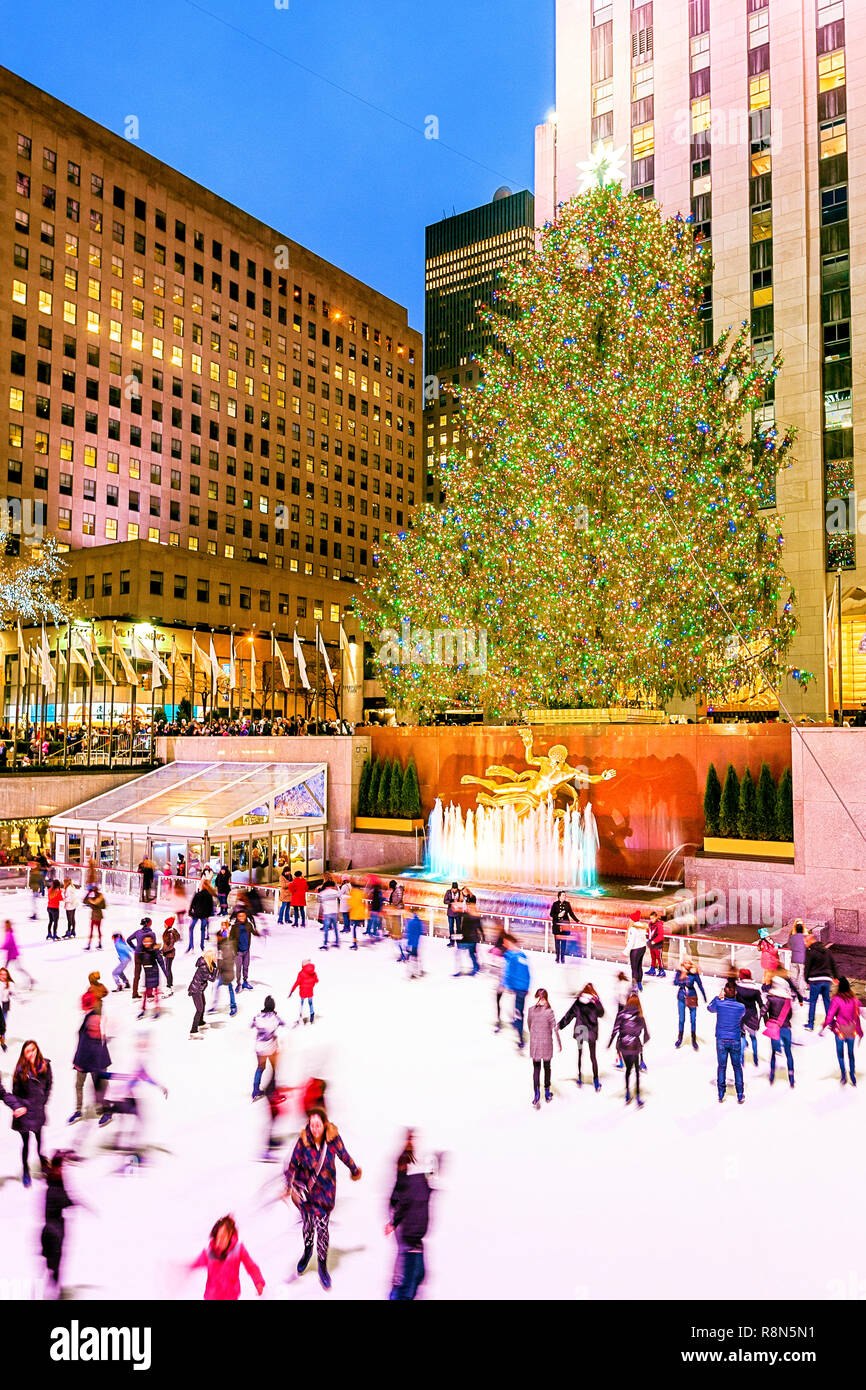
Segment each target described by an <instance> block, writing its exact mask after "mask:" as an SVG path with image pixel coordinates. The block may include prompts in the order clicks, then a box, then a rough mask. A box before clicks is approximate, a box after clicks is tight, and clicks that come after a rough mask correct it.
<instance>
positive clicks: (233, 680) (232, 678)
mask: <svg viewBox="0 0 866 1390" xmlns="http://www.w3.org/2000/svg"><path fill="white" fill-rule="evenodd" d="M237 688H238V673H237V670H236V668H235V635H234V633H232V635H231V637H230V638H229V690H237Z"/></svg>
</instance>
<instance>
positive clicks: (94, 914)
mask: <svg viewBox="0 0 866 1390" xmlns="http://www.w3.org/2000/svg"><path fill="white" fill-rule="evenodd" d="M84 906H85V907H86V908H88V909H89V911H90V933H89V935H88V937H87V945H86V946H85V948H84V949H85V951H89V950H90V948H91V946H92V944H93V933H94V932H96V949H97V951H101V950H102V918H103V916H104V914H105V896H104V894H103V892H102V889H101V888H100V887H99V884H98V883H91V884H90V885H89V887H88V889H87V892H86V893H85V894H84Z"/></svg>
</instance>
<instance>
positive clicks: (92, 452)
mask: <svg viewBox="0 0 866 1390" xmlns="http://www.w3.org/2000/svg"><path fill="white" fill-rule="evenodd" d="M84 467H85V468H95V467H96V447H95V445H93V444H85V446H84Z"/></svg>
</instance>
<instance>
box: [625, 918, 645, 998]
mask: <svg viewBox="0 0 866 1390" xmlns="http://www.w3.org/2000/svg"><path fill="white" fill-rule="evenodd" d="M628 920H629V925H628V931H627V933H626V938H625V948H624V951H623V954H624V955H626V956H628V959H629V965H630V966H631V978H632V984H633V986H634V988H635V989H636V990H637V991H638V993H640V992H641V990H642V989H643V984H642V980H643V958H644V955H645V954H646V942H647V929H646V927H645V926H644V924H643V922H641V919H640V908H638V907H636V908H635V910H634V912H631V913H629V919H628Z"/></svg>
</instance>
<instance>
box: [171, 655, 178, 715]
mask: <svg viewBox="0 0 866 1390" xmlns="http://www.w3.org/2000/svg"><path fill="white" fill-rule="evenodd" d="M176 671H177V637H176V635H175V634H174V633H173V634H172V638H171V722H172V724H173V723H174V722H175V720H176V719H177V700H176V699H175V696H176V694H177V690H176V688H175V675H176Z"/></svg>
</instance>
